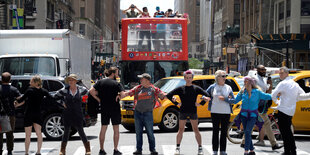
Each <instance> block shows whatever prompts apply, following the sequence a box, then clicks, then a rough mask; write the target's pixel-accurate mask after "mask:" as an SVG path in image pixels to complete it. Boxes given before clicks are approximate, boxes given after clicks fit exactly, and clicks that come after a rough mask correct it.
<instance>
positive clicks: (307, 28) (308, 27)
mask: <svg viewBox="0 0 310 155" xmlns="http://www.w3.org/2000/svg"><path fill="white" fill-rule="evenodd" d="M300 33H310V24H300Z"/></svg>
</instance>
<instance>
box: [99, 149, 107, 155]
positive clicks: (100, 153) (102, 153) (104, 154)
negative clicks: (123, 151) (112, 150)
mask: <svg viewBox="0 0 310 155" xmlns="http://www.w3.org/2000/svg"><path fill="white" fill-rule="evenodd" d="M106 154H107V153H106V152H105V151H104V150H100V151H99V155H106Z"/></svg>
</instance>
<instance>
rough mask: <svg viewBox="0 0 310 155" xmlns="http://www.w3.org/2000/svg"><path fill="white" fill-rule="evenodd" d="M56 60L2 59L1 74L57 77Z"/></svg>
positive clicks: (35, 58)
mask: <svg viewBox="0 0 310 155" xmlns="http://www.w3.org/2000/svg"><path fill="white" fill-rule="evenodd" d="M55 66H56V65H55V60H54V59H53V58H51V57H8V58H1V59H0V72H1V73H3V72H9V73H11V74H12V75H35V74H40V75H47V76H56V69H55Z"/></svg>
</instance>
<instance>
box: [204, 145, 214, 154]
mask: <svg viewBox="0 0 310 155" xmlns="http://www.w3.org/2000/svg"><path fill="white" fill-rule="evenodd" d="M202 147H203V148H205V149H206V150H207V151H208V153H209V154H212V153H213V149H212V145H202Z"/></svg>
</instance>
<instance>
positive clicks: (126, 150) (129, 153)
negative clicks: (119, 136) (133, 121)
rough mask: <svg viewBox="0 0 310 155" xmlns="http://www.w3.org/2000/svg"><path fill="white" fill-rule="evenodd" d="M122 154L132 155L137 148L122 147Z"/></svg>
mask: <svg viewBox="0 0 310 155" xmlns="http://www.w3.org/2000/svg"><path fill="white" fill-rule="evenodd" d="M119 150H120V152H122V153H123V155H132V153H133V152H134V151H135V146H133V145H130V146H120V148H119Z"/></svg>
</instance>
